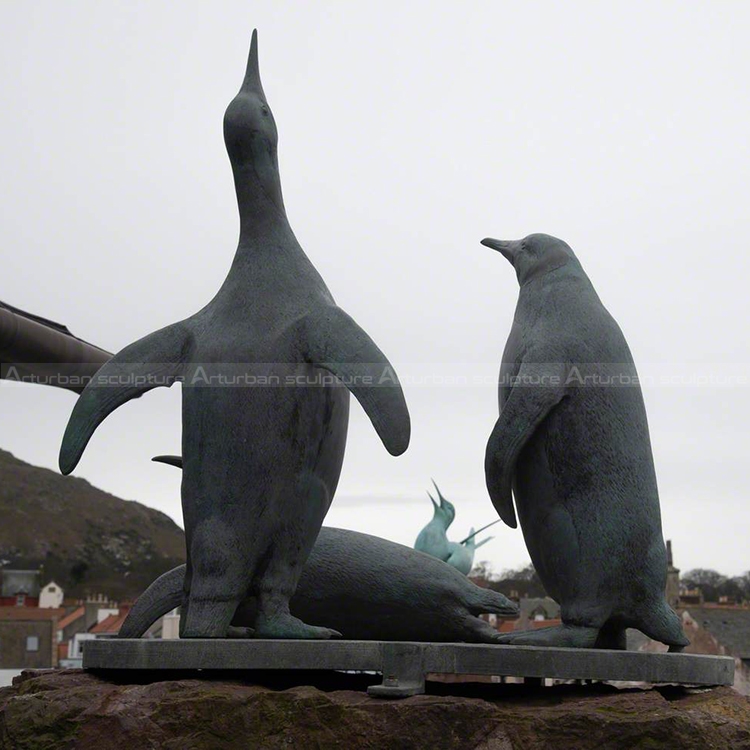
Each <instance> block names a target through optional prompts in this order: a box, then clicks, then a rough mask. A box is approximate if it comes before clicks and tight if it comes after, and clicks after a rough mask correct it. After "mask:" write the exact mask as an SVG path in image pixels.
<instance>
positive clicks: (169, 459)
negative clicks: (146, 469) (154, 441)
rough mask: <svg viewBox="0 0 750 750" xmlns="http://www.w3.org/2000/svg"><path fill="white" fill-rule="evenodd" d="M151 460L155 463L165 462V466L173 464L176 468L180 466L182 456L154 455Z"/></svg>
mask: <svg viewBox="0 0 750 750" xmlns="http://www.w3.org/2000/svg"><path fill="white" fill-rule="evenodd" d="M151 460H152V461H154V462H156V463H157V464H167V466H174V467H175V468H177V469H181V468H182V456H154V457H153V458H152V459H151Z"/></svg>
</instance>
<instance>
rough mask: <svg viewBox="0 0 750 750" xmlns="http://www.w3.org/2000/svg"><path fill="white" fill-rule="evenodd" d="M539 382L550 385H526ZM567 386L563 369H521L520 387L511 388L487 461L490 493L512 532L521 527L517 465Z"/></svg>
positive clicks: (486, 469)
mask: <svg viewBox="0 0 750 750" xmlns="http://www.w3.org/2000/svg"><path fill="white" fill-rule="evenodd" d="M539 378H544V380H541V381H540V380H539ZM536 382H544V383H549V385H546V384H545V385H523V383H536ZM564 382H565V378H564V372H563V368H562V366H561V367H560V368H559V371H558V370H557V369H556V368H554V367H550V365H538V364H526V363H524V364H523V365H521V369H520V371H519V374H518V383H519V385H514V386H513V387H512V388H511V391H510V395H509V396H508V399H507V401H506V402H505V404H504V405H503V409H502V411H501V412H500V416H499V417H498V420H497V422H496V423H495V427H494V429H493V430H492V434H491V435H490V439H489V441H488V442H487V450H486V452H485V457H484V473H485V479H486V481H487V489H488V491H489V493H490V498H491V499H492V504H493V505H494V506H495V509H496V510H497V512H498V514H499V516H500V518H502V519H503V521H504V522H505V523H506V524H507V525H508V526H510V527H511V528H512V529H515V528H516V526H517V525H518V522H517V521H516V511H515V509H514V507H513V496H512V493H511V490H512V486H513V475H514V474H515V468H516V461H517V460H518V456H519V454H520V453H521V450H522V449H523V447H524V446H525V445H526V443H527V442H528V440H529V438H531V436H532V435H533V434H534V431H535V430H536V428H537V427H538V426H539V425H540V424H541V423H542V422H543V421H544V419H545V418H546V416H547V415H548V414H549V412H550V411H551V410H552V409H553V408H554V407H555V406H557V404H559V403H560V401H561V400H562V398H563V396H564V395H565V388H564V385H563V384H564Z"/></svg>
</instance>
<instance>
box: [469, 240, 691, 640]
mask: <svg viewBox="0 0 750 750" xmlns="http://www.w3.org/2000/svg"><path fill="white" fill-rule="evenodd" d="M482 244H484V245H487V246H488V247H491V248H493V249H495V250H498V251H500V252H501V253H502V254H503V256H505V258H506V259H507V260H509V261H510V262H511V264H512V265H513V267H514V268H515V270H516V275H517V276H518V283H519V285H520V287H521V290H520V294H519V298H518V305H517V307H516V313H515V318H514V320H513V327H512V328H511V332H510V336H509V337H508V342H507V344H506V346H505V352H504V354H503V363H502V367H501V370H500V389H499V390H500V394H499V395H500V417H499V418H498V420H497V424H496V425H495V428H494V430H493V432H492V435H491V437H490V439H489V443H488V445H487V452H486V458H485V472H486V479H487V488H488V490H489V493H490V497H491V498H492V502H493V504H494V505H495V508H496V509H497V511H498V513H499V514H500V517H501V518H502V519H503V520H504V521H505V523H507V524H508V525H509V526H511V527H515V526H516V511H515V510H514V508H513V496H515V501H516V510H517V512H518V517H519V519H520V521H521V528H522V530H523V534H524V539H525V540H526V545H527V547H528V550H529V554H530V555H531V560H532V562H533V563H534V567H535V568H536V570H537V572H538V574H539V577H540V579H541V580H542V583H543V584H544V587H545V588H546V589H547V591H548V592H549V594H550V596H552V597H553V598H554V599H555V600H556V601H557V602H558V603H559V604H560V606H561V618H562V625H560V626H559V627H551V628H543V629H540V630H535V631H528V632H514V633H509V634H506V635H504V636H502V637H501V641H502V642H503V643H515V644H526V645H544V646H550V645H553V646H571V647H593V646H597V647H605V648H617V647H620V648H624V641H625V629H626V628H637V629H638V630H640V631H641V632H643V633H645V634H646V635H647V636H649V637H650V638H653V639H655V640H657V641H662V642H663V643H666V644H668V645H669V647H670V650H680V649H682V648H683V647H684V646H686V645H687V644H688V640H687V638H685V635H684V633H683V632H682V627H681V622H680V618H679V617H678V616H677V615H676V614H675V612H674V611H673V610H672V609H671V607H670V606H669V605H668V604H667V601H666V599H665V597H664V588H665V581H666V575H667V560H666V551H665V546H664V540H663V537H662V530H661V517H660V510H659V496H658V492H657V487H656V475H655V472H654V462H653V456H652V454H651V444H650V440H649V433H648V424H647V421H646V410H645V407H644V403H643V396H642V394H641V389H640V386H639V384H638V380H637V377H638V376H637V373H636V369H635V365H634V364H633V358H632V356H631V354H630V350H629V349H628V345H627V343H626V342H625V338H624V336H623V334H622V332H621V331H620V328H619V327H618V325H617V323H616V322H615V321H614V319H613V318H612V316H611V315H610V314H609V313H608V312H607V310H606V309H605V307H604V305H602V303H601V301H600V299H599V297H598V296H597V294H596V292H595V291H594V288H593V286H592V284H591V282H590V281H589V279H588V277H587V276H586V273H585V272H584V270H583V268H582V267H581V264H580V262H579V261H578V259H577V258H576V256H575V254H574V253H573V251H572V250H571V249H570V247H569V246H568V245H567V244H566V243H565V242H563V241H562V240H558V239H555V238H554V237H550V236H549V235H545V234H533V235H530V236H529V237H526V238H525V239H523V240H518V241H512V242H503V241H500V240H493V239H485V240H482ZM511 491H512V494H511Z"/></svg>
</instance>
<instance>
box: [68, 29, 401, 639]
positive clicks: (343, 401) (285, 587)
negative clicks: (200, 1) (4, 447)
mask: <svg viewBox="0 0 750 750" xmlns="http://www.w3.org/2000/svg"><path fill="white" fill-rule="evenodd" d="M224 139H225V142H226V147H227V151H228V153H229V159H230V162H231V165H232V171H233V173H234V182H235V188H236V192H237V202H238V206H239V214H240V237H239V244H238V247H237V251H236V254H235V257H234V261H233V263H232V266H231V269H230V271H229V275H228V276H227V278H226V280H225V281H224V284H223V285H222V287H221V289H220V290H219V291H218V293H217V294H216V296H215V297H214V298H213V299H212V300H211V301H210V302H209V303H208V304H207V305H206V306H205V307H203V308H202V309H201V310H200V311H199V312H197V313H196V314H195V315H192V316H191V317H189V318H187V319H186V320H183V321H181V322H178V323H175V324H173V325H170V326H167V327H166V328H163V329H161V330H160V331H157V332H155V333H152V334H150V335H149V336H146V337H145V338H143V339H141V340H140V341H137V342H135V343H134V344H131V345H130V346H128V347H126V348H125V349H123V350H122V351H121V352H119V353H118V354H116V355H115V356H114V357H113V358H112V359H111V360H110V361H109V362H108V363H107V364H106V365H104V367H103V368H102V369H101V371H100V372H99V373H98V374H97V377H95V378H94V379H93V380H92V381H91V383H90V384H89V385H88V386H87V387H86V389H85V390H84V392H83V393H82V394H81V396H80V398H79V399H78V402H77V403H76V406H75V408H74V410H73V413H72V415H71V417H70V421H69V423H68V427H67V429H66V431H65V436H64V438H63V443H62V448H61V451H60V469H61V471H62V472H63V473H64V474H69V473H70V472H71V471H72V470H73V469H74V468H75V466H76V464H77V463H78V461H79V459H80V457H81V454H82V453H83V451H84V449H85V447H86V444H87V443H88V441H89V438H90V437H91V436H92V434H93V432H94V430H95V429H96V428H97V426H98V425H99V424H100V423H101V422H102V420H103V419H104V418H105V417H106V416H107V415H108V414H110V413H111V412H112V411H114V409H116V408H117V407H119V406H121V405H122V404H124V403H126V402H127V401H129V400H130V399H132V398H136V397H137V396H140V395H141V394H143V393H145V392H146V391H148V390H150V389H152V388H155V387H157V386H159V385H171V384H172V383H173V382H174V381H175V380H177V379H179V380H181V381H182V382H183V387H182V404H183V408H182V427H183V433H182V448H183V457H184V475H183V481H182V506H183V513H184V519H185V536H186V544H187V566H186V569H185V575H184V581H183V583H182V584H181V585H182V587H183V602H182V603H183V617H182V621H181V624H180V627H181V635H182V636H183V637H194V638H221V637H224V636H225V635H226V634H227V632H228V628H229V626H230V623H231V622H232V619H233V617H234V615H235V611H236V609H237V606H238V605H239V604H240V602H241V601H243V600H244V599H246V598H247V597H248V596H253V597H254V600H255V601H256V603H257V607H256V610H255V612H254V619H253V622H252V627H253V628H254V630H255V634H256V636H258V637H263V638H328V637H330V636H331V635H336V632H335V631H334V630H331V629H329V628H326V627H324V625H325V623H324V622H322V621H321V622H320V624H319V625H317V626H312V625H308V624H306V623H304V622H303V621H301V620H299V619H298V618H296V617H294V616H293V615H292V614H290V612H289V599H290V598H291V596H292V595H293V594H294V591H295V588H296V586H297V581H298V579H299V576H300V574H301V572H302V568H303V566H304V563H305V560H306V559H307V556H308V555H309V553H310V550H311V549H312V547H313V544H314V542H315V538H316V537H317V535H318V532H319V530H320V527H321V524H322V522H323V518H324V517H325V515H326V512H327V511H328V507H329V506H330V504H331V500H332V499H333V495H334V492H335V490H336V484H337V482H338V479H339V474H340V471H341V464H342V460H343V456H344V446H345V443H346V431H347V425H348V419H349V394H348V392H347V390H346V388H348V389H349V390H351V392H352V393H353V394H354V395H355V396H356V397H357V399H358V400H359V402H360V404H361V405H362V406H363V408H364V409H365V411H366V412H367V415H368V416H369V417H370V420H371V421H372V423H373V426H374V427H375V429H376V430H377V432H378V435H379V436H380V438H381V440H382V441H383V443H384V444H385V447H386V448H387V450H388V451H389V452H390V453H392V454H393V455H399V454H400V453H403V452H404V451H405V450H406V447H407V445H408V443H409V434H410V423H409V413H408V410H407V407H406V402H405V400H404V396H403V393H402V392H401V388H400V386H399V385H398V383H397V382H395V381H394V379H393V372H394V371H393V369H392V366H391V365H390V363H389V362H388V360H387V359H386V357H385V355H384V354H383V353H382V352H381V351H380V349H378V347H377V346H376V345H375V343H374V342H373V341H372V340H371V339H370V337H369V336H368V335H367V334H366V333H365V332H364V331H363V330H362V329H361V328H360V327H359V326H358V325H357V324H356V323H355V322H354V320H352V318H350V317H349V316H348V315H347V314H346V313H345V312H344V311H343V310H342V309H341V308H339V307H337V306H336V304H335V302H334V300H333V298H332V296H331V294H330V292H329V291H328V289H327V287H326V285H325V283H324V282H323V279H322V278H321V277H320V275H319V274H318V272H317V271H316V270H315V268H314V267H313V265H312V263H311V262H310V261H309V259H308V258H307V256H306V255H305V253H304V252H303V250H302V248H301V247H300V245H299V243H298V242H297V240H296V238H295V236H294V233H293V232H292V229H291V227H290V226H289V222H288V220H287V217H286V213H285V210H284V203H283V200H282V196H281V182H280V179H279V171H278V162H277V156H276V144H277V134H276V125H275V123H274V119H273V115H272V114H271V110H270V108H269V106H268V102H267V100H266V96H265V94H264V93H263V88H262V86H261V81H260V73H259V69H258V43H257V34H256V32H253V38H252V44H251V47H250V55H249V58H248V63H247V71H246V73H245V77H244V80H243V83H242V87H241V88H240V91H239V93H238V94H237V96H236V97H235V98H234V99H233V100H232V102H231V103H230V105H229V107H228V108H227V110H226V114H225V115H224ZM226 363H234V364H226ZM238 363H239V364H238ZM243 363H244V364H243ZM254 363H284V364H282V365H275V366H274V365H262V366H261V365H257V364H254ZM269 367H270V368H271V369H270V372H269V371H268V370H267V369H265V368H269ZM274 368H277V369H274ZM325 371H328V372H325ZM248 373H249V374H250V375H251V376H254V375H257V374H258V373H260V374H262V375H265V376H268V377H274V378H277V379H278V382H279V384H280V385H281V387H276V386H275V385H274V383H275V382H276V381H275V380H266V381H263V382H269V383H270V384H271V387H252V388H243V387H237V386H236V385H235V381H234V380H233V378H234V377H235V376H240V377H242V376H244V375H247V374H248ZM329 373H332V374H333V375H335V376H336V377H335V378H332V377H331V375H330V374H329ZM384 373H386V374H387V377H386V379H385V381H384V380H383V374H384ZM226 379H229V386H228V387H221V383H223V382H225V380H226ZM337 379H338V380H337ZM217 381H218V382H220V384H219V385H218V386H216V387H213V383H215V382H217ZM341 381H343V383H344V384H345V385H346V388H345V387H343V386H342V385H341ZM240 382H242V381H240ZM254 382H255V381H254ZM113 384H114V385H113Z"/></svg>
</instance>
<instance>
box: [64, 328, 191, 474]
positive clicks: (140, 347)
mask: <svg viewBox="0 0 750 750" xmlns="http://www.w3.org/2000/svg"><path fill="white" fill-rule="evenodd" d="M191 343H192V336H191V334H190V331H189V329H188V328H187V326H185V325H184V324H183V323H175V324H173V325H170V326H167V327H166V328H162V329H161V330H159V331H155V332H154V333H151V334H149V335H148V336H145V337H144V338H142V339H140V340H138V341H136V342H135V343H133V344H130V345H129V346H126V347H125V348H124V349H123V350H122V351H120V352H118V353H117V354H115V356H114V357H112V359H110V360H109V361H108V362H107V363H106V364H105V365H103V366H102V367H101V369H100V370H99V371H98V372H97V373H96V375H94V377H93V378H92V379H91V380H90V381H89V383H88V385H87V386H86V388H84V390H83V393H81V395H80V396H79V397H78V401H76V405H75V406H74V407H73V412H72V414H71V415H70V419H69V420H68V426H67V427H66V428H65V435H64V436H63V440H62V445H61V447H60V471H61V472H62V473H63V474H70V472H71V471H73V469H75V467H76V465H77V464H78V461H79V460H80V458H81V455H82V454H83V451H84V450H85V449H86V445H87V444H88V442H89V440H90V439H91V436H92V435H93V434H94V430H96V428H97V427H98V426H99V425H100V424H101V423H102V422H103V421H104V419H105V418H106V417H107V416H109V414H111V413H112V412H113V411H114V410H115V409H117V407H118V406H122V405H123V404H125V403H127V402H128V401H130V400H131V399H133V398H137V397H138V396H140V395H142V394H143V393H146V391H150V390H152V389H153V388H157V387H159V386H171V385H172V384H173V383H174V381H175V379H176V378H177V377H178V376H179V375H180V374H182V372H183V369H184V368H183V366H184V364H185V362H186V361H187V360H188V357H189V355H190V349H191Z"/></svg>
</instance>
